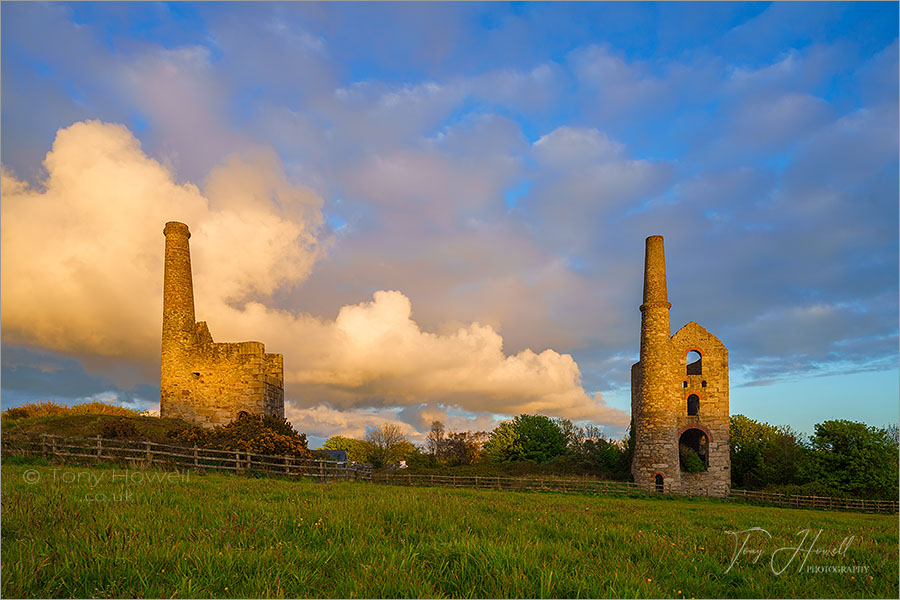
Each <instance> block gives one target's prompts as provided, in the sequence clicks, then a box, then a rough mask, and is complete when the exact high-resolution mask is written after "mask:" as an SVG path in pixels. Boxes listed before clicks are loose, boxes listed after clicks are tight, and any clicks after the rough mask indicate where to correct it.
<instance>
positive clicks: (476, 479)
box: [475, 475, 478, 490]
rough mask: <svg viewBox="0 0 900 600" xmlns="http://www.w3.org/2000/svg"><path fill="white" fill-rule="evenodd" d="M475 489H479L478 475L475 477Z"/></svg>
mask: <svg viewBox="0 0 900 600" xmlns="http://www.w3.org/2000/svg"><path fill="white" fill-rule="evenodd" d="M475 489H476V490H477V489H478V475H476V476H475Z"/></svg>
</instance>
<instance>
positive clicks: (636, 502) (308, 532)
mask: <svg viewBox="0 0 900 600" xmlns="http://www.w3.org/2000/svg"><path fill="white" fill-rule="evenodd" d="M124 475H125V473H124V472H123V471H122V470H121V469H119V470H115V469H112V468H85V467H51V466H38V465H10V464H5V465H4V466H3V467H2V477H3V484H4V485H3V487H2V538H3V544H2V565H3V567H2V568H3V572H2V595H3V596H6V597H73V596H75V597H135V596H147V597H207V596H209V597H238V598H240V597H272V596H276V597H348V598H349V597H375V598H378V597H442V596H443V597H601V598H602V597H663V598H665V597H675V598H682V597H686V598H691V597H698V598H700V597H748V598H758V597H759V598H761V597H882V598H887V597H896V596H897V586H898V573H897V561H898V534H897V517H896V516H882V515H864V514H850V513H827V512H820V511H802V510H792V509H774V508H763V507H752V506H741V505H728V504H723V503H718V502H715V501H708V500H685V499H633V498H612V497H589V496H574V495H562V494H552V493H545V494H528V493H515V492H498V491H474V490H455V489H437V488H406V487H392V486H377V485H370V484H350V483H344V484H327V485H326V484H315V483H307V482H294V481H285V480H277V479H247V478H242V477H233V476H229V475H221V474H210V475H195V474H190V475H183V476H182V475H175V476H172V477H171V479H168V478H162V480H160V474H159V473H150V472H131V473H130V474H129V478H128V479H127V483H126V480H125V478H124ZM753 527H762V528H764V529H766V530H767V531H768V532H769V533H770V534H771V535H772V538H771V539H769V538H768V537H765V536H764V535H762V534H760V535H759V536H757V537H753V538H752V539H751V541H750V543H749V544H748V548H751V549H756V550H759V551H761V552H762V554H761V557H760V559H759V560H758V561H757V562H756V563H755V564H754V562H753V560H752V559H753V556H752V555H743V556H741V557H739V558H738V560H737V561H736V563H735V565H734V566H733V567H732V568H731V569H730V570H728V567H729V564H730V563H731V561H732V557H733V555H734V552H735V539H734V536H732V535H729V534H727V533H726V531H729V530H731V531H740V530H747V529H750V528H753ZM810 528H811V529H813V530H814V532H817V531H818V530H819V529H821V530H822V533H821V534H820V536H819V538H818V540H817V541H816V544H815V550H821V551H823V552H824V553H818V552H815V550H814V552H813V553H810V554H809V555H808V558H807V560H806V565H804V568H803V569H800V568H799V567H800V562H801V561H802V558H803V556H798V557H796V559H795V560H794V561H793V563H792V564H790V565H789V566H788V567H787V568H786V569H785V570H784V572H782V573H781V574H780V575H777V574H775V573H773V571H772V568H771V561H772V559H773V556H774V559H775V566H776V568H778V569H780V568H782V567H783V566H784V565H785V563H786V562H787V560H788V559H789V558H790V555H791V554H792V551H783V552H780V553H776V552H775V551H776V550H777V549H778V548H781V547H791V546H797V545H798V543H799V538H798V536H797V533H798V532H800V531H802V530H806V529H810ZM848 536H853V537H852V540H851V541H850V543H849V545H846V547H844V548H842V547H841V542H842V540H845V539H849V538H848ZM809 542H811V538H810V539H809V541H808V542H807V545H808V544H809ZM845 544H846V543H845ZM829 550H830V552H829ZM809 566H812V567H817V568H820V572H810V571H808V570H807V569H806V567H809ZM838 567H851V568H855V569H856V570H855V571H853V572H846V573H839V572H834V568H838ZM863 567H865V569H867V570H866V571H864V570H863V569H862V568H863ZM828 568H831V571H830V572H825V570H826V569H828Z"/></svg>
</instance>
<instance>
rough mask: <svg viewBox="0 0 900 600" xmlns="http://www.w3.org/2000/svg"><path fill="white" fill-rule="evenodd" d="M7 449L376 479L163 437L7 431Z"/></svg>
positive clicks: (339, 466) (360, 468)
mask: <svg viewBox="0 0 900 600" xmlns="http://www.w3.org/2000/svg"><path fill="white" fill-rule="evenodd" d="M2 450H3V452H4V453H10V454H27V455H38V456H44V457H48V458H49V457H51V456H55V457H62V458H82V459H83V458H86V459H93V460H97V461H100V460H107V461H124V462H127V463H131V464H140V465H141V466H148V467H149V466H151V465H153V464H154V463H156V464H161V465H162V464H164V465H166V466H176V467H184V468H189V469H212V470H226V471H235V472H249V471H261V472H263V473H265V474H268V475H288V476H291V477H312V478H315V479H317V480H319V481H331V480H345V481H371V480H372V468H371V467H369V466H366V465H357V464H352V463H344V462H337V461H328V460H316V459H306V458H297V457H294V456H278V455H271V454H257V453H254V452H246V451H243V450H216V449H213V448H201V447H198V446H193V447H190V446H180V445H177V444H164V443H159V442H149V441H138V440H119V439H109V438H103V437H100V436H97V437H64V436H58V435H53V434H37V435H35V434H6V433H4V434H3V436H2Z"/></svg>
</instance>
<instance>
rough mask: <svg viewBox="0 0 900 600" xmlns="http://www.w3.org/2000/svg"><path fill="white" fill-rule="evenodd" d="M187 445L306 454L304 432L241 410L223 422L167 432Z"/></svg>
mask: <svg viewBox="0 0 900 600" xmlns="http://www.w3.org/2000/svg"><path fill="white" fill-rule="evenodd" d="M169 437H170V438H172V439H174V440H176V441H178V442H181V443H183V444H187V445H191V446H193V445H196V446H200V447H203V448H216V449H221V450H242V451H246V452H252V453H254V454H271V455H278V456H295V457H297V458H310V457H311V456H312V453H311V452H310V451H309V448H308V447H307V443H306V435H305V434H302V433H298V432H297V431H296V430H295V429H294V428H293V426H291V424H290V423H289V422H288V421H287V420H285V419H276V418H275V417H263V416H260V415H249V414H247V413H242V414H241V415H240V416H239V417H238V418H237V419H235V420H234V421H232V422H231V423H228V424H227V425H219V426H217V427H213V428H212V429H204V428H202V427H199V426H197V425H188V426H187V427H184V428H182V429H179V430H177V431H173V432H171V433H170V434H169Z"/></svg>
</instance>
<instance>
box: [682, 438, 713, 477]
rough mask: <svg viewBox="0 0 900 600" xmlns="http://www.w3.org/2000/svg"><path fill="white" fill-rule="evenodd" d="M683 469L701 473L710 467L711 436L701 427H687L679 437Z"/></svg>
mask: <svg viewBox="0 0 900 600" xmlns="http://www.w3.org/2000/svg"><path fill="white" fill-rule="evenodd" d="M678 455H679V457H680V459H681V470H682V471H686V472H688V473H701V472H703V471H706V470H707V469H708V468H709V437H708V436H707V435H706V432H704V431H703V430H701V429H693V428H691V429H687V430H685V432H684V433H682V434H681V437H680V438H678Z"/></svg>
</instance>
